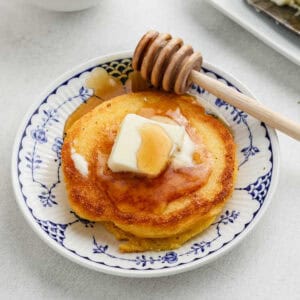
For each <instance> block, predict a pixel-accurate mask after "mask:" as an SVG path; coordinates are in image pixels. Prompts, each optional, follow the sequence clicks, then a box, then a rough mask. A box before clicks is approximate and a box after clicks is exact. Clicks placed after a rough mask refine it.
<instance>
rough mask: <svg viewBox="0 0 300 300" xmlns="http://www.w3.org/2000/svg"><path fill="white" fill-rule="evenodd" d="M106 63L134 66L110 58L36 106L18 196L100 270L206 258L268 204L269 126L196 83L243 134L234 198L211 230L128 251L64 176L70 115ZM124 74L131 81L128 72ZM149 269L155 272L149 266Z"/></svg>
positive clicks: (50, 232) (47, 230)
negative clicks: (88, 213)
mask: <svg viewBox="0 0 300 300" xmlns="http://www.w3.org/2000/svg"><path fill="white" fill-rule="evenodd" d="M120 65H121V66H122V67H121V68H120V67H119V66H120ZM99 66H100V67H101V66H104V68H105V69H106V70H110V71H111V72H113V76H119V75H118V74H119V73H120V72H119V73H118V72H115V71H114V70H116V69H118V67H119V70H123V69H124V68H126V70H127V73H130V72H131V71H132V70H131V69H130V58H126V59H118V60H113V61H108V62H107V61H105V62H104V63H103V64H100V65H99V64H96V63H95V64H94V66H93V67H90V68H88V69H86V70H82V71H81V72H79V73H77V74H75V75H74V76H71V77H70V78H68V79H67V80H66V81H65V82H63V83H62V84H60V85H59V86H58V87H56V88H55V89H54V90H53V91H51V92H50V93H49V94H48V96H47V97H46V98H45V99H44V100H43V101H42V103H40V104H39V105H38V107H37V109H36V110H35V111H34V112H33V113H32V114H31V116H30V118H29V120H28V122H27V124H26V126H25V128H24V130H23V132H22V135H21V136H20V142H19V145H18V151H17V156H18V157H17V171H18V172H17V174H18V178H17V180H18V189H19V190H20V192H21V194H22V198H20V197H19V198H18V201H21V202H22V204H24V205H25V206H26V207H27V214H29V215H30V217H31V220H32V222H34V223H36V224H37V225H38V226H39V227H40V229H41V230H42V231H43V233H44V234H45V235H46V236H48V238H49V239H51V240H53V241H55V243H56V244H57V246H58V247H62V248H63V249H64V251H66V252H67V253H69V255H72V256H74V257H76V259H77V260H80V262H81V263H84V261H89V263H92V264H93V268H95V269H97V270H101V271H106V272H110V273H114V272H115V273H116V274H117V273H118V270H126V271H128V272H129V273H130V272H135V271H148V272H151V271H153V270H154V271H159V270H165V269H172V268H177V267H179V266H189V265H192V264H194V263H198V262H201V261H205V259H207V257H209V256H212V255H213V254H214V253H218V252H219V251H220V250H222V248H224V247H227V245H229V244H230V243H231V242H232V241H234V240H235V239H237V237H238V236H239V235H241V234H242V233H243V232H244V231H245V230H246V228H247V227H248V226H249V224H251V222H252V221H253V220H254V219H255V217H256V215H257V214H258V213H259V211H260V210H261V208H262V206H263V205H264V202H265V199H266V197H267V195H268V193H269V189H270V185H271V182H272V176H273V167H274V159H273V150H272V139H271V137H270V132H269V129H268V128H267V127H266V126H265V125H264V124H263V123H260V122H258V121H257V120H255V119H253V118H251V117H250V116H248V115H247V114H246V113H244V112H242V111H240V110H238V109H237V108H235V107H232V106H231V105H229V104H227V103H225V102H224V101H222V100H221V99H218V98H216V97H214V96H212V95H210V94H208V93H207V92H206V91H205V90H203V89H201V88H200V87H198V86H195V85H193V86H192V88H191V92H192V93H194V94H195V93H196V94H198V96H200V97H202V98H204V99H205V100H206V101H208V102H209V103H211V104H213V105H214V106H215V108H216V109H218V110H219V111H220V112H221V113H222V114H223V115H224V117H225V118H226V120H227V121H228V122H229V123H230V126H231V128H232V130H233V133H234V135H235V139H236V141H237V144H238V156H239V162H240V163H239V175H238V181H237V186H236V188H235V191H234V194H233V196H232V199H231V200H230V201H229V202H228V204H227V205H226V207H225V210H224V212H223V213H222V214H221V215H220V217H219V218H218V220H216V222H215V223H214V224H212V225H211V226H210V228H209V229H208V230H206V232H204V233H203V234H202V235H200V236H198V237H196V238H194V239H193V240H191V241H189V242H188V243H186V244H185V245H184V246H182V247H181V248H180V249H177V250H174V251H162V252H156V253H155V252H149V253H143V254H121V253H119V252H118V250H117V243H116V241H115V239H114V237H112V236H111V235H110V234H109V233H108V232H106V231H105V230H104V229H103V228H102V227H101V225H99V224H97V223H94V222H90V221H87V220H84V219H82V218H80V217H78V216H77V215H76V214H75V213H74V212H72V211H70V209H69V207H68V205H67V200H66V195H65V190H64V185H63V181H62V178H61V147H62V144H63V127H64V123H65V121H66V119H67V117H68V116H69V115H70V114H71V113H72V112H73V111H74V110H75V109H76V108H77V107H78V106H79V105H80V104H81V103H83V102H85V101H86V100H87V99H88V98H89V97H90V96H91V95H92V93H93V91H92V90H89V89H87V88H86V87H85V86H84V82H85V79H86V78H87V76H88V74H89V73H90V72H91V71H92V70H93V69H94V68H96V67H99ZM202 71H203V72H205V73H207V74H208V75H209V76H212V77H214V78H217V79H218V80H221V81H223V82H225V83H226V84H227V85H229V86H231V87H233V88H237V87H235V86H234V85H233V84H232V83H231V82H229V81H228V80H226V79H225V78H224V77H222V76H220V75H219V74H218V73H217V72H215V71H213V70H211V69H209V68H203V69H202ZM115 74H117V75H115ZM120 74H121V73H120ZM121 75H122V82H123V84H124V83H125V81H126V77H124V74H121ZM126 75H127V74H126ZM229 227H230V229H229V230H228V229H227V228H229ZM108 270H109V271H108ZM136 276H138V275H136ZM142 276H147V275H145V274H144V273H143V275H142Z"/></svg>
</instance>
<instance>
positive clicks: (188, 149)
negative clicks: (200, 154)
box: [172, 132, 196, 169]
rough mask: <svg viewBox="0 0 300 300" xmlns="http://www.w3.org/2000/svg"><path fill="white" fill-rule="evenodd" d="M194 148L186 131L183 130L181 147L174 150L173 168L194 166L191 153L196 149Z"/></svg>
mask: <svg viewBox="0 0 300 300" xmlns="http://www.w3.org/2000/svg"><path fill="white" fill-rule="evenodd" d="M195 148H196V147H195V144H194V142H193V141H192V140H191V138H190V136H189V135H188V134H187V132H185V133H184V136H183V142H182V146H181V149H180V150H176V151H175V153H174V155H173V158H172V166H173V167H174V169H179V168H184V167H192V166H194V159H193V155H194V152H195V150H196V149H195Z"/></svg>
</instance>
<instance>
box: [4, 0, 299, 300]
mask: <svg viewBox="0 0 300 300" xmlns="http://www.w3.org/2000/svg"><path fill="white" fill-rule="evenodd" d="M149 28H156V29H158V30H160V31H166V32H171V33H173V35H175V36H180V37H183V38H184V40H185V42H187V43H190V44H192V45H193V46H194V48H196V49H200V50H201V51H202V52H203V55H204V58H205V60H206V61H209V62H211V63H213V64H215V65H217V66H219V67H220V68H222V69H224V70H226V71H227V72H229V73H232V74H233V75H234V76H235V77H237V78H238V79H239V80H240V81H242V82H243V83H244V84H245V85H247V86H248V87H249V88H250V90H251V91H252V92H253V93H254V94H255V95H256V96H257V97H258V98H259V99H261V100H262V101H263V102H264V103H265V104H267V105H268V106H270V107H271V108H273V109H274V110H276V111H280V112H284V113H285V114H286V115H288V116H290V117H291V118H293V119H294V120H300V103H298V102H300V68H299V66H296V65H295V64H293V63H291V62H290V61H289V60H287V59H286V58H284V57H283V56H281V55H280V54H278V53H276V52H275V51H274V50H272V49H270V48H269V47H267V46H266V45H265V44H263V43H262V42H261V41H259V40H257V39H256V38H255V37H253V36H252V35H251V34H250V33H248V32H247V31H245V30H243V29H242V28H241V27H239V26H238V25H236V24H235V23H233V22H232V21H230V20H229V19H227V18H226V17H225V16H223V15H222V14H221V13H219V12H218V11H216V10H215V9H213V8H212V7H211V6H210V5H208V4H207V3H205V2H204V1H201V0H198V1H192V0H185V1H179V0H164V1H160V0H151V1H142V0H126V1H121V0H118V1H117V0H102V1H100V5H99V6H98V7H97V8H94V9H91V10H87V11H83V12H77V13H54V12H47V11H44V10H40V9H38V8H35V7H31V6H27V5H22V4H16V3H15V2H13V1H12V2H10V1H4V0H3V1H1V0H0V70H1V76H0V105H1V109H0V121H1V122H0V126H1V127H0V158H1V163H0V241H1V244H0V260H1V264H0V265H1V272H0V298H1V299H16V298H21V297H22V299H41V298H43V299H53V298H56V299H63V298H64V299H80V298H90V299H96V298H98V299H117V298H123V299H156V298H157V299H168V298H170V299H182V298H186V299H200V298H201V299H229V298H230V299H253V298H256V299H270V298H273V299H281V298H282V299H297V298H298V299H300V282H299V281H300V280H299V278H300V254H299V253H300V242H299V233H300V201H299V200H300V187H299V184H300V172H299V171H300V143H297V142H296V141H294V140H292V139H290V138H288V137H286V136H283V135H281V134H279V140H280V145H281V163H282V164H281V172H280V178H279V185H278V188H277V191H276V194H275V196H274V199H273V202H272V203H271V205H270V207H269V209H268V211H267V212H266V214H265V216H264V217H263V219H262V220H261V222H260V223H259V224H258V226H257V227H256V228H255V229H254V230H253V231H252V232H251V234H249V236H248V237H247V238H246V239H245V240H244V241H243V242H242V243H241V244H240V245H239V246H238V247H236V248H235V249H234V250H233V251H232V252H230V253H229V254H227V255H226V256H224V257H222V258H220V259H219V260H217V261H215V262H214V263H212V264H210V265H207V266H204V267H203V268H200V269H197V270H194V271H191V272H188V273H184V274H179V275H176V276H172V277H169V278H158V279H130V278H118V277H113V276H109V275H104V274H101V273H97V272H94V271H91V270H88V269H85V268H83V267H80V266H78V265H76V264H74V263H72V262H70V261H69V260H67V259H65V258H63V257H62V256H60V255H59V254H57V253H56V252H55V251H53V250H52V249H50V248H49V247H48V246H47V245H46V244H44V243H43V242H42V241H41V240H40V239H39V238H38V237H37V236H36V235H35V234H34V233H33V231H32V230H31V229H30V228H29V226H28V224H27V223H26V222H25V220H24V218H23V216H22V214H21V213H20V211H19V209H18V207H17V205H16V202H15V199H14V195H13V191H12V186H11V178H10V160H11V150H12V143H13V141H14V137H15V134H16V130H17V128H18V126H19V124H20V120H21V119H22V117H23V115H24V112H25V111H26V110H27V109H28V107H29V106H30V104H31V103H32V102H33V101H34V100H35V99H36V95H38V94H40V93H41V92H42V90H43V89H44V87H45V86H47V85H48V84H49V83H51V82H52V81H53V80H54V79H55V78H56V77H57V76H58V75H60V74H61V73H63V72H65V71H66V70H68V69H70V68H72V67H73V66H75V65H77V64H79V63H81V62H84V61H86V60H87V59H90V58H92V57H95V56H99V55H104V54H108V53H112V52H119V51H123V50H130V49H133V48H134V46H135V45H136V42H137V41H138V39H139V38H140V36H141V35H142V34H143V33H144V32H145V31H146V30H148V29H149Z"/></svg>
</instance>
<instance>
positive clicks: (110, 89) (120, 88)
mask: <svg viewBox="0 0 300 300" xmlns="http://www.w3.org/2000/svg"><path fill="white" fill-rule="evenodd" d="M124 77H125V80H124ZM120 78H122V79H123V81H121V80H120ZM85 86H86V87H87V88H89V89H92V90H93V91H94V95H93V96H91V97H90V98H89V99H88V100H87V101H86V102H84V103H82V104H81V105H80V106H79V107H78V108H77V109H76V110H75V111H74V112H73V113H72V114H71V115H70V116H69V117H68V119H67V121H66V123H65V127H64V134H66V132H67V131H68V130H69V128H70V127H71V126H72V125H73V124H74V123H75V122H76V121H77V120H78V119H80V118H81V117H82V116H84V115H85V114H87V113H88V112H90V111H91V110H93V109H94V108H95V107H96V106H98V105H99V104H101V103H102V102H104V101H106V100H109V99H112V98H114V97H117V96H120V95H123V94H127V93H130V92H138V91H146V90H149V89H150V87H149V85H148V84H147V82H146V81H145V80H143V79H142V77H141V76H140V74H139V73H138V72H135V71H133V72H130V73H129V75H128V76H127V75H126V76H125V74H121V75H120V77H119V78H117V77H114V76H112V75H110V74H109V73H108V72H107V71H106V70H105V69H103V68H100V67H99V68H95V69H94V70H93V71H92V72H91V74H90V75H89V77H88V78H87V79H86V82H85Z"/></svg>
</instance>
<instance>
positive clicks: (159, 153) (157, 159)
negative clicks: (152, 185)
mask: <svg viewBox="0 0 300 300" xmlns="http://www.w3.org/2000/svg"><path fill="white" fill-rule="evenodd" d="M139 131H140V136H141V139H142V142H141V145H140V148H139V150H138V152H137V165H138V169H139V170H140V171H141V172H143V173H145V174H147V175H148V176H150V177H156V176H157V175H159V174H160V173H161V172H162V171H163V170H164V169H165V168H166V166H167V163H168V160H169V155H170V152H171V150H172V147H173V143H172V140H171V139H170V138H169V136H168V135H167V134H166V132H165V131H164V129H163V128H161V127H160V126H159V125H156V124H150V123H149V124H145V125H144V126H142V127H141V128H140V130H139Z"/></svg>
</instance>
